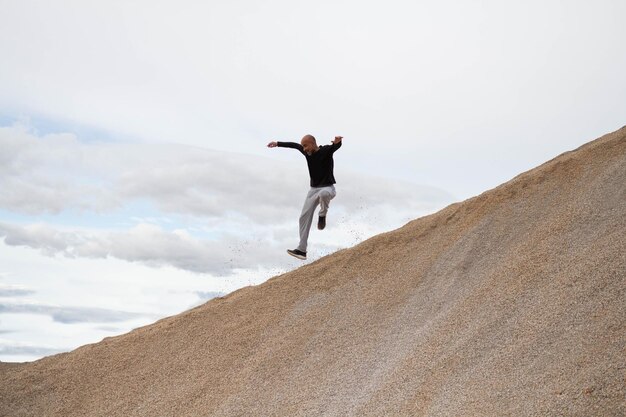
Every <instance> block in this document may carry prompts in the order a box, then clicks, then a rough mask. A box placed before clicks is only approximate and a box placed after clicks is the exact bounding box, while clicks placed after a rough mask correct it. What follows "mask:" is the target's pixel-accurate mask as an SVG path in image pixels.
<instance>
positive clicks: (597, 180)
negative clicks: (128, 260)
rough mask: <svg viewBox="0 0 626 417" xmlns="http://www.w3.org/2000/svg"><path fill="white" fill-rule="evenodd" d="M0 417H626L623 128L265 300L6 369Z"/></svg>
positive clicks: (223, 301)
mask: <svg viewBox="0 0 626 417" xmlns="http://www.w3.org/2000/svg"><path fill="white" fill-rule="evenodd" d="M281 256H282V255H281ZM0 415H1V416H36V417H43V416H63V417H70V416H77V417H78V416H80V417H84V416H107V417H112V416H120V417H129V416H150V417H160V416H171V417H184V416H193V417H198V416H377V417H378V416H421V415H425V416H507V415H514V416H531V415H532V416H624V415H626V128H622V129H621V130H619V131H617V132H614V133H611V134H609V135H606V136H604V137H602V138H600V139H598V140H595V141H593V142H590V143H588V144H587V145H585V146H583V147H581V148H579V149H577V150H575V151H572V152H568V153H565V154H563V155H561V156H559V157H557V158H555V159H553V160H551V161H549V162H547V163H545V164H543V165H541V166H540V167H538V168H536V169H534V170H532V171H529V172H527V173H524V174H522V175H520V176H518V177H516V178H514V179H513V180H511V181H509V182H508V183H506V184H504V185H502V186H500V187H498V188H495V189H493V190H491V191H488V192H485V193H483V194H482V195H480V196H478V197H475V198H472V199H470V200H467V201H465V202H462V203H459V204H454V205H451V206H449V207H447V208H445V209H444V210H442V211H440V212H438V213H436V214H434V215H431V216H427V217H424V218H420V219H417V220H414V221H412V222H410V223H409V224H407V225H406V226H404V227H402V228H401V229H398V230H396V231H393V232H390V233H386V234H382V235H379V236H376V237H374V238H372V239H369V240H367V241H365V242H363V243H361V244H359V245H358V246H356V247H354V248H351V249H347V250H343V251H339V252H337V253H335V254H333V255H330V256H327V257H325V258H322V259H320V260H318V261H316V262H313V263H311V264H309V265H306V266H304V267H302V268H300V269H298V270H296V271H293V272H291V273H288V274H285V275H282V276H278V277H275V278H273V279H271V280H269V281H268V282H266V283H264V284H262V285H259V286H257V287H250V288H245V289H242V290H239V291H237V292H235V293H233V294H231V295H229V296H226V297H223V298H220V299H214V300H212V301H210V302H208V303H206V304H205V305H202V306H200V307H198V308H195V309H193V310H190V311H187V312H185V313H183V314H180V315H177V316H174V317H171V318H168V319H164V320H161V321H159V322H157V323H155V324H153V325H151V326H147V327H144V328H141V329H138V330H135V331H133V332H131V333H128V334H126V335H123V336H119V337H114V338H108V339H105V340H104V341H102V342H101V343H97V344H93V345H88V346H84V347H82V348H80V349H77V350H75V351H73V352H70V353H66V354H61V355H56V356H53V357H48V358H45V359H43V360H40V361H37V362H34V363H29V364H24V365H19V366H17V365H16V366H2V367H0Z"/></svg>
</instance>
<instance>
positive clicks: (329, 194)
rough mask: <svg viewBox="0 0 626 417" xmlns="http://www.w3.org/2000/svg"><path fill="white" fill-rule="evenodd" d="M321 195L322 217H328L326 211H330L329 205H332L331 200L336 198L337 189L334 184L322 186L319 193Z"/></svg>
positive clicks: (320, 213) (320, 214)
mask: <svg viewBox="0 0 626 417" xmlns="http://www.w3.org/2000/svg"><path fill="white" fill-rule="evenodd" d="M318 195H319V197H318V198H319V203H320V212H319V216H320V217H326V213H327V212H328V206H329V205H330V200H332V199H333V198H335V196H336V195H337V192H336V191H335V187H334V186H332V185H331V186H329V187H324V188H320V191H319V193H318Z"/></svg>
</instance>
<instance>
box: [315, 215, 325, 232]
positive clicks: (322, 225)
mask: <svg viewBox="0 0 626 417" xmlns="http://www.w3.org/2000/svg"><path fill="white" fill-rule="evenodd" d="M325 227H326V216H320V217H319V219H317V228H318V229H319V230H324V228H325Z"/></svg>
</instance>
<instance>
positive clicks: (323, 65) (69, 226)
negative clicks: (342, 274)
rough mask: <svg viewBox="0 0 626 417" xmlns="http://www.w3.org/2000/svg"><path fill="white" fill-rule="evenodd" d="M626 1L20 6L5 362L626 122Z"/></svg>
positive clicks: (367, 227) (495, 180)
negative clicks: (308, 217) (317, 174)
mask: <svg viewBox="0 0 626 417" xmlns="http://www.w3.org/2000/svg"><path fill="white" fill-rule="evenodd" d="M623 16H626V2H623V1H618V0H614V1H606V0H605V1H594V2H590V1H567V2H565V1H554V0H544V1H526V2H513V1H482V2H467V1H459V0H450V1H396V0H391V1H387V2H384V3H382V2H379V3H375V2H357V1H355V0H344V1H337V0H335V1H322V2H299V1H286V0H274V1H176V2H174V1H154V0H152V1H141V0H140V1H98V2H96V1H69V0H66V1H58V2H49V1H29V0H13V1H11V0H0V62H1V63H2V64H1V65H0V360H6V361H22V360H33V359H36V358H39V357H42V356H45V355H48V354H51V353H54V352H58V351H65V350H69V349H73V348H75V347H77V346H79V345H81V344H84V343H90V342H95V341H98V340H100V339H101V338H102V337H106V336H111V335H115V334H120V333H123V332H126V331H128V330H130V329H132V328H134V327H137V326H140V325H144V324H148V323H151V322H153V321H154V320H156V319H158V318H160V317H163V316H165V315H170V314H175V313H178V312H180V311H183V310H185V309H187V308H189V307H191V306H193V305H197V304H198V303H201V302H203V301H205V300H207V299H210V298H212V297H214V296H219V295H221V294H225V293H228V292H230V291H232V290H234V289H236V288H239V287H241V286H243V285H253V284H258V283H260V282H263V281H264V280H266V279H267V278H269V277H271V276H273V275H275V274H278V273H282V272H285V271H288V270H291V269H293V268H295V267H297V266H299V265H301V263H299V261H296V260H292V259H291V258H289V257H288V256H287V255H286V253H285V249H287V248H293V247H295V246H296V244H297V241H298V239H297V237H298V236H297V232H298V229H297V220H298V215H299V211H300V208H301V205H302V202H303V198H304V196H305V195H306V192H307V188H308V176H307V171H306V165H305V161H304V158H302V156H301V155H300V154H299V153H297V152H294V151H292V150H289V149H268V148H267V147H266V144H267V143H268V142H269V141H271V140H285V141H299V140H300V138H301V137H302V136H303V135H304V134H308V133H310V134H313V135H315V136H316V137H317V138H318V141H319V142H320V144H326V143H330V141H331V140H332V138H333V137H334V136H335V135H342V136H344V144H343V146H342V148H341V149H340V150H339V151H338V152H337V153H336V154H335V167H336V169H335V176H336V178H337V180H338V184H337V190H338V195H337V198H336V199H335V200H333V202H332V203H331V209H330V211H329V217H328V219H329V222H328V223H329V224H328V228H327V230H325V231H324V232H318V231H317V230H313V231H312V233H311V238H310V251H309V252H310V256H309V257H310V258H311V259H313V260H314V259H317V258H319V257H320V256H324V255H326V254H329V253H332V252H333V251H336V250H337V249H340V248H344V247H349V246H352V245H354V244H356V243H358V242H360V241H362V240H363V239H365V238H367V237H369V236H372V235H374V234H376V233H380V232H382V231H385V230H390V229H393V228H396V227H399V226H401V225H403V224H404V223H406V222H407V221H408V220H410V219H413V218H416V217H420V216H422V215H424V214H427V213H431V212H433V211H436V210H438V209H440V208H442V207H444V206H445V205H447V204H450V203H451V202H454V201H460V200H463V199H466V198H469V197H471V196H474V195H476V194H479V193H481V192H483V191H485V190H488V189H490V188H492V187H495V186H497V185H499V184H500V183H502V182H505V181H507V180H509V179H510V178H512V177H513V176H515V175H517V174H519V173H520V172H523V171H525V170H528V169H530V168H533V167H534V166H536V165H538V164H540V163H542V162H544V161H546V160H548V159H551V158H553V157H555V156H557V155H558V154H560V153H562V152H565V151H568V150H571V149H574V148H576V147H578V146H580V145H582V144H584V143H586V142H588V141H590V140H593V139H595V138H597V137H599V136H601V135H603V134H605V133H608V132H610V131H613V130H616V129H618V128H620V127H622V126H623V125H624V124H625V120H626V119H625V118H624V115H626V100H625V99H624V97H626V77H624V74H626V50H625V47H624V39H626V27H625V25H624V24H623Z"/></svg>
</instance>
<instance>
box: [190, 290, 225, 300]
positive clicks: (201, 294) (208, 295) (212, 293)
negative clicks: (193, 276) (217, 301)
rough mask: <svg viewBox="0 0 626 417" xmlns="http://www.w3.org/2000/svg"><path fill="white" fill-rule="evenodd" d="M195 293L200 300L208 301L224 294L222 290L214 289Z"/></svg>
mask: <svg viewBox="0 0 626 417" xmlns="http://www.w3.org/2000/svg"><path fill="white" fill-rule="evenodd" d="M195 294H196V295H197V296H198V297H199V298H200V300H201V301H208V300H211V299H213V298H216V297H222V296H224V295H225V293H223V292H215V291H210V292H206V291H196V292H195Z"/></svg>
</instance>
